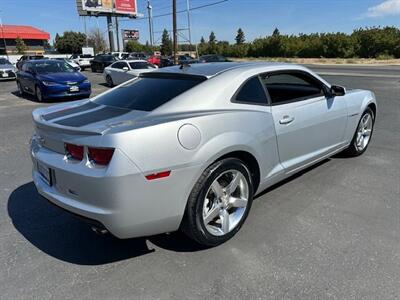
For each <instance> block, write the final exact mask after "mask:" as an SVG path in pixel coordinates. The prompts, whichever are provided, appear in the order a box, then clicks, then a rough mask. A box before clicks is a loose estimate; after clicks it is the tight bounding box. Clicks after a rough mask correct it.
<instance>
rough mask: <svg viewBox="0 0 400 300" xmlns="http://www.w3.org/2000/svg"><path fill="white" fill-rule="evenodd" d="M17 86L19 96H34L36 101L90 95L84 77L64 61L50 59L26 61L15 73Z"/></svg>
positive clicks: (88, 86) (87, 82) (89, 88)
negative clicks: (25, 94) (26, 94)
mask: <svg viewBox="0 0 400 300" xmlns="http://www.w3.org/2000/svg"><path fill="white" fill-rule="evenodd" d="M17 86H18V92H19V93H20V94H24V93H28V94H32V95H35V96H36V98H37V100H38V101H43V100H45V99H51V98H64V97H71V96H74V97H78V96H79V97H89V96H90V94H91V85H90V82H89V80H88V79H87V78H86V77H85V76H83V75H82V74H81V73H80V72H78V71H76V70H74V69H73V68H72V67H71V66H70V65H69V64H67V63H66V62H64V61H59V60H50V59H41V60H31V61H26V62H25V63H24V64H23V65H22V68H21V71H18V72H17Z"/></svg>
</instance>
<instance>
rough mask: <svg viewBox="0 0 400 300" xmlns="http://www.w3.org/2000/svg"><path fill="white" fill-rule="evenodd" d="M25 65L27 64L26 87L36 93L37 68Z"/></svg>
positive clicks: (29, 64) (28, 64)
mask: <svg viewBox="0 0 400 300" xmlns="http://www.w3.org/2000/svg"><path fill="white" fill-rule="evenodd" d="M25 64H26V72H25V74H26V76H25V87H26V89H27V90H28V91H29V92H31V93H35V84H36V71H35V67H34V65H33V64H31V63H25ZM25 64H24V65H25Z"/></svg>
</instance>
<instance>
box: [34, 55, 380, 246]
mask: <svg viewBox="0 0 400 300" xmlns="http://www.w3.org/2000/svg"><path fill="white" fill-rule="evenodd" d="M376 109H377V104H376V100H375V96H374V94H373V93H372V92H370V91H366V90H348V91H346V90H345V88H343V87H340V86H335V85H331V84H329V83H328V82H326V81H325V80H324V79H322V78H321V77H319V76H318V75H316V74H315V73H313V72H312V71H310V70H309V69H307V68H305V67H302V66H297V65H291V64H275V63H234V62H232V63H229V62H228V63H210V64H193V65H187V66H180V67H179V66H175V67H169V68H164V69H160V70H157V71H154V72H151V73H145V74H141V75H140V76H139V77H138V78H136V79H133V80H130V81H128V82H126V83H124V84H122V85H120V86H118V87H116V88H113V89H111V90H109V91H107V92H105V93H103V94H101V95H99V96H96V97H94V98H92V99H90V100H82V101H78V102H73V103H71V102H69V103H64V104H60V105H55V106H51V107H48V108H39V109H36V110H35V111H34V112H33V119H34V124H35V134H34V136H33V137H32V139H31V156H32V160H33V180H34V182H35V185H36V187H37V190H38V192H39V193H40V194H41V195H43V196H44V197H45V198H47V199H48V200H49V201H50V202H52V203H53V204H56V205H57V206H59V207H61V208H63V209H65V210H67V211H69V212H72V213H74V214H76V215H79V216H81V217H84V218H85V219H87V220H88V221H89V222H91V223H92V224H94V225H93V226H95V228H98V230H100V231H101V232H110V233H112V234H113V235H115V236H116V237H118V238H131V237H138V236H149V235H154V234H159V233H164V232H172V231H175V230H178V229H181V230H183V231H184V232H185V233H186V234H187V235H188V236H189V237H191V238H193V239H194V240H196V241H197V242H199V243H201V244H204V245H207V246H215V245H218V244H220V243H222V242H225V241H226V240H228V239H229V238H231V237H232V236H233V235H235V234H236V232H237V231H238V230H239V229H240V227H241V226H242V225H243V223H244V221H245V219H246V218H247V216H248V214H249V211H250V208H251V204H252V200H253V198H254V196H255V195H257V194H259V193H260V192H261V191H263V190H265V189H266V188H267V187H269V186H271V185H273V184H275V183H277V182H279V181H281V180H283V179H284V178H286V177H288V176H290V175H292V174H294V173H295V172H298V171H299V170H301V169H304V168H306V167H308V166H310V165H312V164H315V163H316V162H318V161H321V160H323V159H325V158H327V157H329V156H332V155H334V154H335V153H338V152H343V153H345V154H347V155H349V156H357V155H360V154H362V153H363V152H364V151H365V150H366V149H367V146H368V144H369V142H370V139H371V135H372V130H373V126H374V121H375V116H376Z"/></svg>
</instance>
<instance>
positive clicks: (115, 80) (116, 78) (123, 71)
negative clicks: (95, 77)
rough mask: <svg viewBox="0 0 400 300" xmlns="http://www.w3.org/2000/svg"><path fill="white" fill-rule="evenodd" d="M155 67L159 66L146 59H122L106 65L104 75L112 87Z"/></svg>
mask: <svg viewBox="0 0 400 300" xmlns="http://www.w3.org/2000/svg"><path fill="white" fill-rule="evenodd" d="M155 69H157V66H155V65H153V64H151V63H149V62H147V61H145V60H122V61H117V62H115V63H113V64H112V65H110V66H108V67H106V68H105V69H104V72H103V76H104V79H105V81H106V82H107V84H108V86H111V87H112V86H114V85H118V84H121V83H123V82H125V81H128V80H130V79H132V78H135V77H138V76H139V74H141V73H146V72H151V71H154V70H155Z"/></svg>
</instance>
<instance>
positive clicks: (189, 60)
mask: <svg viewBox="0 0 400 300" xmlns="http://www.w3.org/2000/svg"><path fill="white" fill-rule="evenodd" d="M198 62H199V61H198V60H197V59H194V58H193V57H191V56H189V55H179V56H178V64H180V65H184V64H196V63H198Z"/></svg>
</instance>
